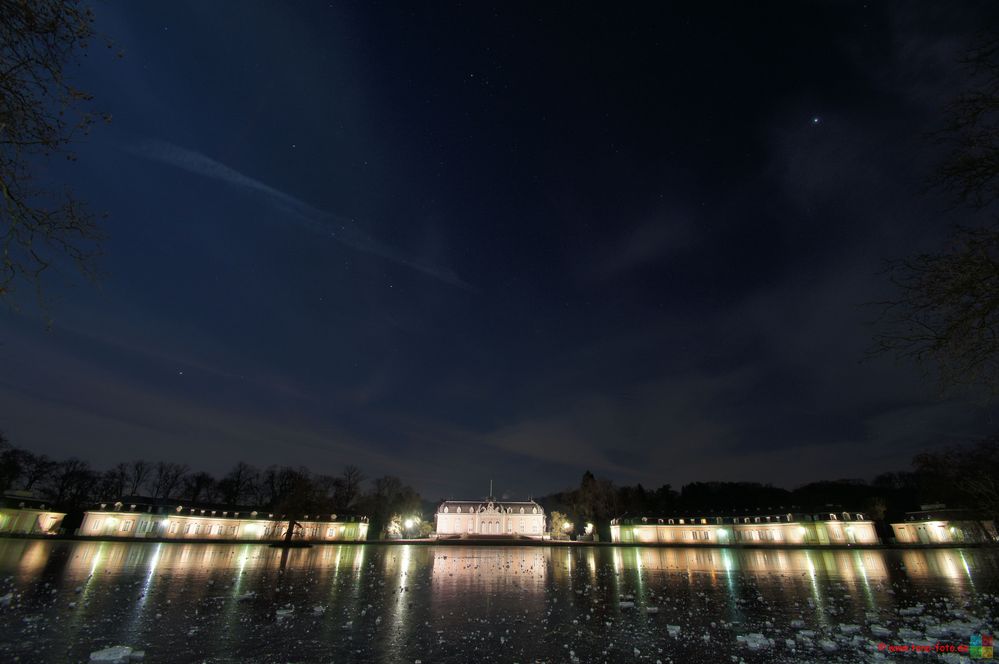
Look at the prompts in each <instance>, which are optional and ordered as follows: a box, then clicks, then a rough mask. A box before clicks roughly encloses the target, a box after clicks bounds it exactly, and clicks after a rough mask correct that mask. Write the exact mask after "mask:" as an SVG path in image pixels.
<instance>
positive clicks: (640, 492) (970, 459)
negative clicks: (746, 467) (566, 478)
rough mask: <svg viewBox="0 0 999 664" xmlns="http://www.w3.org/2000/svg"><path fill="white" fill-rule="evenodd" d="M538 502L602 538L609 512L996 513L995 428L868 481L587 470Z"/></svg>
mask: <svg viewBox="0 0 999 664" xmlns="http://www.w3.org/2000/svg"><path fill="white" fill-rule="evenodd" d="M538 502H539V503H540V504H541V505H542V507H544V508H545V511H546V512H547V513H548V515H549V517H550V518H551V517H554V518H553V519H552V520H553V521H554V520H558V522H559V523H558V524H556V526H557V527H555V526H553V527H552V532H553V536H557V535H562V534H563V530H564V531H565V533H577V534H580V533H584V532H585V528H586V524H587V523H592V524H593V525H594V527H595V529H596V531H597V534H598V535H599V536H600V539H602V540H608V539H610V520H611V519H613V518H616V517H629V516H630V517H641V516H650V517H653V516H671V515H676V516H684V515H687V516H697V515H701V514H713V515H723V514H739V513H742V512H750V513H752V512H756V513H765V512H768V511H773V512H785V511H803V512H808V511H816V512H818V511H822V510H823V508H826V507H837V508H842V509H846V510H849V511H860V512H862V513H864V514H865V515H868V516H869V517H870V518H873V519H875V520H878V521H883V520H886V519H887V520H894V519H900V518H902V517H903V515H904V513H905V512H909V511H915V510H918V509H920V507H921V506H922V505H927V504H945V505H947V507H949V508H950V507H963V508H969V509H974V510H977V511H979V512H981V513H982V515H983V516H984V517H985V518H990V519H999V436H993V437H991V438H988V439H984V440H981V441H977V442H974V443H970V444H966V445H954V446H950V447H945V448H941V449H938V450H933V451H928V452H922V453H920V454H917V455H916V456H915V457H914V458H913V459H912V470H907V471H900V472H887V473H882V474H880V475H878V476H877V477H875V478H874V479H873V480H871V481H868V480H863V479H846V480H834V481H820V482H812V483H809V484H805V485H803V486H800V487H797V488H795V489H790V490H789V489H783V488H780V487H775V486H772V485H770V484H760V483H758V482H691V483H689V484H685V485H683V486H682V487H681V488H680V490H679V491H677V490H676V489H674V488H673V487H672V486H670V485H669V484H664V485H663V486H660V487H659V488H658V489H647V488H645V487H643V486H642V485H641V484H638V485H636V486H615V485H614V483H613V482H611V481H610V480H606V479H598V478H597V477H595V476H594V475H593V473H591V472H589V471H586V472H585V473H584V474H583V478H582V481H581V482H580V484H579V486H578V487H577V488H573V489H567V490H565V491H561V492H558V493H553V494H551V495H548V496H545V497H543V498H539V499H538ZM565 524H568V526H566V525H565Z"/></svg>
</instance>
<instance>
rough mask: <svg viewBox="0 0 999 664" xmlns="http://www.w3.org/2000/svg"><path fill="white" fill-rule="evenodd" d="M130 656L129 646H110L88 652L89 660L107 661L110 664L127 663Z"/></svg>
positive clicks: (130, 649)
mask: <svg viewBox="0 0 999 664" xmlns="http://www.w3.org/2000/svg"><path fill="white" fill-rule="evenodd" d="M131 658H132V648H131V647H129V646H112V647H110V648H104V649H103V650H95V651H94V652H92V653H90V661H91V662H109V663H110V664H128V662H129V661H130V660H131Z"/></svg>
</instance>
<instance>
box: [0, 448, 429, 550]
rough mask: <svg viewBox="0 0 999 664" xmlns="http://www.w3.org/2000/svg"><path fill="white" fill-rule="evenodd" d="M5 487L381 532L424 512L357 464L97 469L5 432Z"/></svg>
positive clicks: (55, 501)
mask: <svg viewBox="0 0 999 664" xmlns="http://www.w3.org/2000/svg"><path fill="white" fill-rule="evenodd" d="M0 491H3V492H7V491H27V492H31V493H32V494H34V495H37V496H40V497H41V498H43V499H44V500H46V501H48V502H49V503H50V504H51V505H52V506H53V507H55V508H57V509H60V510H63V511H66V512H82V511H83V510H85V509H88V508H90V507H92V506H93V505H94V504H95V503H100V502H113V501H117V500H119V499H121V498H123V497H127V496H142V497H148V498H153V499H157V500H177V501H179V502H187V503H198V504H220V505H230V506H247V507H255V508H258V509H262V510H270V511H273V512H275V513H278V514H288V515H293V516H298V517H301V516H302V515H305V514H337V515H340V516H346V515H360V516H366V517H368V519H369V528H368V532H369V533H370V534H371V535H373V536H378V535H379V534H380V533H382V532H383V530H385V529H386V528H388V527H389V526H390V525H391V524H392V523H393V522H397V521H399V520H400V518H401V517H400V516H399V515H402V514H416V515H418V514H419V513H420V512H421V506H422V500H421V498H420V495H419V493H417V492H416V491H415V490H414V489H413V488H412V487H410V486H407V485H406V484H404V483H403V482H402V480H400V479H399V478H398V477H394V476H391V475H386V476H383V477H377V478H374V479H371V480H367V479H366V478H365V476H364V474H363V473H362V472H361V470H360V469H359V468H358V467H356V466H352V465H347V466H345V467H344V468H343V470H342V471H341V473H340V474H339V475H328V474H323V473H313V472H311V471H310V470H309V469H307V468H303V467H298V468H294V467H291V466H277V465H271V466H268V467H266V468H257V467H255V466H252V465H250V464H247V463H244V462H242V461H240V462H239V463H237V464H235V465H234V466H233V467H232V468H231V469H230V470H229V472H227V473H226V474H225V475H222V476H221V477H216V476H215V475H212V474H211V473H207V472H204V471H193V470H192V469H191V468H189V467H188V466H187V465H186V464H181V463H173V462H169V461H156V462H153V461H147V460H144V459H136V460H133V461H129V462H121V463H117V464H115V465H114V466H112V467H111V468H108V469H106V470H97V469H94V468H92V467H91V466H90V464H89V463H88V462H86V461H83V460H81V459H77V458H69V459H63V460H56V459H52V458H50V457H48V456H47V455H45V454H35V453H33V452H30V451H28V450H24V449H21V448H18V447H15V446H13V445H11V444H10V442H9V441H7V440H6V438H4V437H3V434H0Z"/></svg>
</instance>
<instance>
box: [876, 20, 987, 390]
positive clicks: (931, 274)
mask: <svg viewBox="0 0 999 664" xmlns="http://www.w3.org/2000/svg"><path fill="white" fill-rule="evenodd" d="M966 64H967V65H968V67H969V68H970V70H971V85H970V86H969V88H968V90H967V91H966V92H965V93H964V94H962V95H961V96H960V97H958V99H957V100H956V101H955V102H954V103H953V104H951V106H950V107H949V109H948V123H947V125H946V127H945V128H944V129H943V130H942V131H941V132H940V134H939V136H940V138H941V140H942V141H943V142H944V143H945V144H946V145H947V146H948V148H949V153H948V156H947V158H946V159H945V160H944V162H943V163H942V164H941V166H940V168H939V171H938V172H937V174H936V176H935V178H933V183H934V184H935V185H937V186H939V187H942V188H944V189H946V190H948V191H950V192H952V193H954V194H955V195H956V197H957V198H958V200H959V201H962V202H965V203H968V204H970V205H971V206H972V207H974V208H975V209H977V210H980V211H991V212H992V213H994V211H995V203H996V202H997V200H999V112H997V110H996V109H999V39H997V38H993V39H992V40H991V41H989V42H987V43H985V44H983V45H982V46H980V47H979V48H977V49H975V50H974V51H972V53H971V54H970V55H969V56H968V58H967V61H966ZM983 222H984V223H982V224H978V225H975V226H972V227H960V228H958V229H956V230H955V232H954V234H953V236H952V238H951V239H950V240H949V243H948V245H947V246H946V247H945V248H944V249H943V250H942V251H940V252H935V253H932V252H931V253H923V254H920V255H918V256H914V257H911V258H906V259H902V260H898V261H894V262H892V263H890V265H889V270H888V271H889V278H890V280H891V282H892V284H893V285H894V286H895V289H896V292H897V296H896V298H895V299H894V300H890V301H887V302H882V303H881V305H882V306H883V312H882V316H881V320H880V327H879V331H878V334H877V336H876V338H875V352H891V353H894V354H895V355H897V356H900V357H905V358H911V359H914V360H916V361H917V362H918V363H919V364H920V365H921V366H923V367H924V368H925V369H927V370H928V371H932V372H933V373H935V374H936V375H937V377H938V379H939V381H940V384H941V387H942V388H943V389H944V390H952V389H954V388H956V387H959V386H972V387H974V388H985V390H987V391H988V393H989V394H990V395H995V393H996V392H997V391H999V224H997V223H996V219H995V218H988V217H986V218H985V219H984V220H983Z"/></svg>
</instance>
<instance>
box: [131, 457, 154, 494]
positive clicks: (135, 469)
mask: <svg viewBox="0 0 999 664" xmlns="http://www.w3.org/2000/svg"><path fill="white" fill-rule="evenodd" d="M152 473H153V465H152V464H151V463H149V462H148V461H143V460H142V459H136V460H135V461H133V462H132V463H130V464H128V483H127V487H128V491H127V492H126V493H127V495H129V496H138V495H139V494H141V493H142V491H143V488H144V487H145V486H146V483H147V482H148V481H149V479H150V477H151V476H152Z"/></svg>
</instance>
